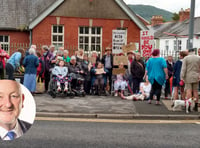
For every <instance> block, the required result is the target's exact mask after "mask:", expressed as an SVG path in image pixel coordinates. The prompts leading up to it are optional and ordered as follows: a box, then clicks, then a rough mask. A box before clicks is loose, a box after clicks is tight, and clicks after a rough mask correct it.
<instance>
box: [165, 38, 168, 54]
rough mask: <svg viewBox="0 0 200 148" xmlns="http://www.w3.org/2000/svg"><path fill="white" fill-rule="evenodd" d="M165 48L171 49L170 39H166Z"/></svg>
mask: <svg viewBox="0 0 200 148" xmlns="http://www.w3.org/2000/svg"><path fill="white" fill-rule="evenodd" d="M165 50H167V51H168V50H169V40H166V41H165Z"/></svg>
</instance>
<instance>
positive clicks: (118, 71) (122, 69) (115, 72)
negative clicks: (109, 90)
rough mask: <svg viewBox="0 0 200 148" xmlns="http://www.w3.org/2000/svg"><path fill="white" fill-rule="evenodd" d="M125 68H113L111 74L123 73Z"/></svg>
mask: <svg viewBox="0 0 200 148" xmlns="http://www.w3.org/2000/svg"><path fill="white" fill-rule="evenodd" d="M125 72H126V69H125V68H113V71H112V74H113V75H118V74H123V75H124V74H125Z"/></svg>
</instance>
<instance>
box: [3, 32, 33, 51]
mask: <svg viewBox="0 0 200 148" xmlns="http://www.w3.org/2000/svg"><path fill="white" fill-rule="evenodd" d="M0 35H7V36H9V39H10V45H14V44H15V45H16V47H17V44H18V45H19V46H23V44H29V32H22V31H1V30H0ZM20 44H21V45H20ZM19 46H18V47H19ZM15 50H17V49H15V48H11V49H10V54H12V53H13V52H14V51H15Z"/></svg>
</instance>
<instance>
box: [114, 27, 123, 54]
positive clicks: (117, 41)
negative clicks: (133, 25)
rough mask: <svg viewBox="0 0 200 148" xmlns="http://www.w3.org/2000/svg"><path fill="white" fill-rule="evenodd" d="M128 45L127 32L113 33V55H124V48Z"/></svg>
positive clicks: (117, 31) (118, 31)
mask: <svg viewBox="0 0 200 148" xmlns="http://www.w3.org/2000/svg"><path fill="white" fill-rule="evenodd" d="M125 44H126V30H113V31H112V53H113V54H119V53H122V46H123V45H125Z"/></svg>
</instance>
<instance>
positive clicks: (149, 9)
mask: <svg viewBox="0 0 200 148" xmlns="http://www.w3.org/2000/svg"><path fill="white" fill-rule="evenodd" d="M128 6H129V8H131V10H133V11H134V12H135V13H136V14H139V15H140V16H142V17H143V18H145V19H146V20H148V21H149V22H150V21H151V18H152V16H153V15H162V16H163V18H164V20H165V21H171V20H172V16H173V13H171V12H169V11H166V10H164V9H159V8H156V7H154V6H150V5H128Z"/></svg>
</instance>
